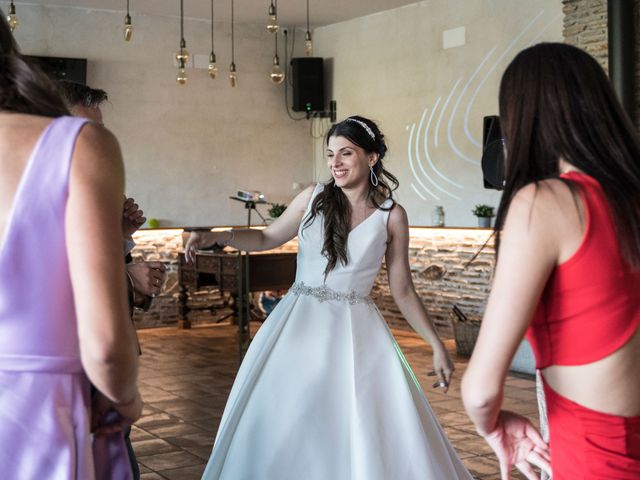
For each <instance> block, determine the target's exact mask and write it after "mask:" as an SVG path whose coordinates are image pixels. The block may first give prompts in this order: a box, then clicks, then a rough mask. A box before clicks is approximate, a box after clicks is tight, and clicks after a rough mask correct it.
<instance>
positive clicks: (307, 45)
mask: <svg viewBox="0 0 640 480" xmlns="http://www.w3.org/2000/svg"><path fill="white" fill-rule="evenodd" d="M304 54H305V55H306V56H307V57H310V56H311V55H312V54H313V42H312V41H311V33H310V32H309V31H308V30H307V33H305V35H304Z"/></svg>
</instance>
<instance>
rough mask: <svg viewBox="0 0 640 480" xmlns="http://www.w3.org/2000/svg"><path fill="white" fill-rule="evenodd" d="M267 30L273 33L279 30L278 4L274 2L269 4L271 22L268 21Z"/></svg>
mask: <svg viewBox="0 0 640 480" xmlns="http://www.w3.org/2000/svg"><path fill="white" fill-rule="evenodd" d="M267 30H269V32H271V33H276V32H277V31H278V15H277V13H276V6H275V5H274V4H273V2H272V3H271V5H269V23H267Z"/></svg>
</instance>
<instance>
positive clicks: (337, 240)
mask: <svg viewBox="0 0 640 480" xmlns="http://www.w3.org/2000/svg"><path fill="white" fill-rule="evenodd" d="M365 125H366V127H365ZM367 127H368V130H367ZM331 137H344V138H346V139H347V140H349V141H350V142H351V143H354V144H355V145H357V146H359V147H360V148H362V149H363V150H364V151H365V152H367V153H368V154H369V153H377V154H378V161H377V162H376V164H375V165H374V166H373V167H372V168H373V172H374V173H375V175H376V176H377V177H378V185H377V186H374V185H373V184H372V183H371V182H369V183H368V186H369V189H368V191H367V201H368V202H370V203H371V205H373V206H375V208H378V209H381V210H391V209H392V208H393V206H394V205H395V203H393V202H392V203H391V205H390V206H389V207H383V206H382V204H383V203H384V202H385V201H386V200H387V199H392V200H393V191H394V190H395V189H396V188H398V185H399V183H398V179H397V178H396V177H394V176H393V175H392V174H391V173H390V172H388V171H387V170H385V168H384V166H383V164H382V159H383V158H384V157H385V155H386V153H387V144H386V143H385V140H384V135H383V134H382V132H381V131H380V129H379V128H378V126H377V125H376V124H375V123H374V122H372V121H371V120H369V119H368V118H364V117H360V116H358V115H354V116H352V117H349V118H347V119H345V120H343V121H342V122H340V123H336V124H334V125H332V126H331V128H330V129H329V131H328V132H327V135H326V138H325V143H326V144H327V145H328V144H329V139H330V138H331ZM318 213H322V216H323V218H324V243H323V245H322V254H323V255H324V256H325V257H327V267H326V268H325V271H324V274H325V277H326V276H327V275H328V274H329V272H330V271H331V270H333V269H334V268H335V267H336V265H337V264H338V261H340V262H341V263H342V264H343V265H346V264H347V263H348V262H349V259H348V257H347V240H348V237H349V224H350V221H351V205H350V204H349V200H348V199H347V197H346V195H345V194H344V193H343V192H342V189H341V188H336V184H335V180H334V179H331V181H330V182H329V183H328V184H326V185H325V188H324V189H323V190H322V192H320V193H319V194H318V195H317V196H316V198H314V200H313V203H312V204H311V212H310V214H309V216H308V217H307V219H306V220H305V222H304V225H303V230H304V228H306V227H308V226H309V225H311V223H313V220H314V219H315V217H316V216H317V215H318Z"/></svg>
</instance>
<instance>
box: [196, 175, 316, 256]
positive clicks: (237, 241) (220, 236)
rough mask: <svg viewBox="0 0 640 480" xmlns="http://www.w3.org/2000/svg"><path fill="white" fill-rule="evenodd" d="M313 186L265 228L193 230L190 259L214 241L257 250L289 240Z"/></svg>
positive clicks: (269, 247) (293, 234)
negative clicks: (214, 230)
mask: <svg viewBox="0 0 640 480" xmlns="http://www.w3.org/2000/svg"><path fill="white" fill-rule="evenodd" d="M313 189H314V187H313V186H310V187H308V188H307V189H305V190H304V191H302V192H300V193H299V194H298V195H297V196H296V197H295V198H294V199H293V200H292V201H291V204H290V205H289V206H288V207H287V209H286V210H285V211H284V212H283V213H282V215H280V216H279V217H278V218H276V220H275V221H274V222H273V223H272V224H271V225H269V226H268V227H267V228H265V229H263V230H257V229H256V230H254V229H250V228H243V229H234V230H225V231H222V232H192V233H191V236H190V237H189V240H188V241H187V244H186V246H185V254H186V257H187V261H190V262H191V261H193V259H194V258H195V251H196V250H198V249H201V248H206V247H209V246H211V245H213V244H214V243H218V244H220V245H230V246H232V247H234V248H237V249H239V250H245V251H249V252H254V251H260V250H269V249H272V248H275V247H279V246H280V245H282V244H284V243H286V242H288V241H289V240H291V239H292V238H293V237H295V236H296V235H297V233H298V227H299V226H300V222H301V221H302V217H303V215H304V212H305V210H306V209H307V205H308V204H309V200H310V199H311V194H312V193H313Z"/></svg>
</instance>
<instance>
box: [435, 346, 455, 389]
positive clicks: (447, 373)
mask: <svg viewBox="0 0 640 480" xmlns="http://www.w3.org/2000/svg"><path fill="white" fill-rule="evenodd" d="M454 370H455V367H454V365H453V361H452V360H451V356H450V355H449V352H447V349H446V348H445V346H444V345H443V344H442V343H440V344H438V345H436V346H434V347H433V371H434V372H435V374H436V375H437V376H438V382H437V383H436V384H435V385H434V387H436V386H438V387H443V388H444V393H447V391H448V390H449V385H450V384H451V377H452V376H453V371H454Z"/></svg>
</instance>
